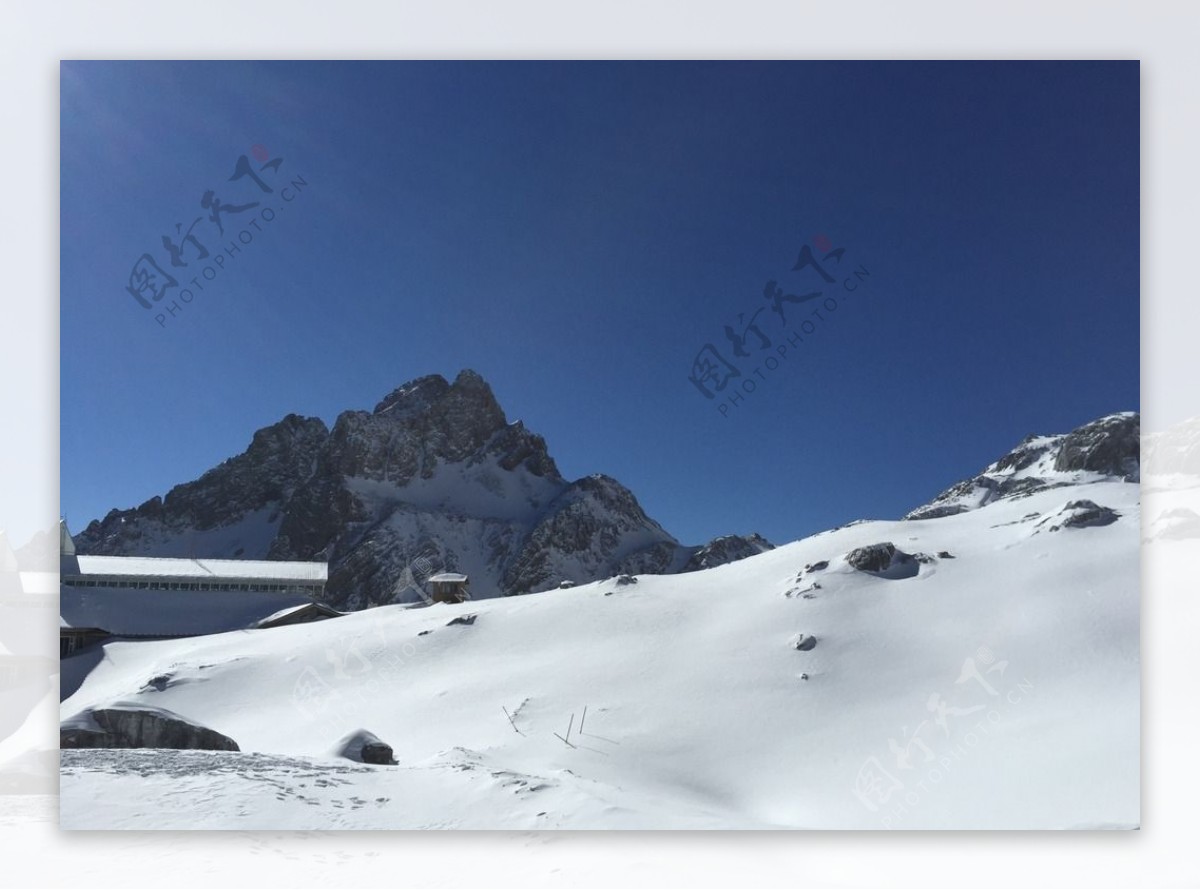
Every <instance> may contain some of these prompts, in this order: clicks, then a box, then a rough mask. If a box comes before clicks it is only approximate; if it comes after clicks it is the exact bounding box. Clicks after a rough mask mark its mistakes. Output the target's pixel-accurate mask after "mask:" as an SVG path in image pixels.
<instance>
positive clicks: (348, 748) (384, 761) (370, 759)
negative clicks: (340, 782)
mask: <svg viewBox="0 0 1200 890" xmlns="http://www.w3.org/2000/svg"><path fill="white" fill-rule="evenodd" d="M333 753H334V756H336V757H345V758H346V759H347V760H354V761H357V762H358V763H374V764H379V765H381V766H395V765H396V758H395V757H394V756H393V755H392V746H391V745H389V744H388V743H387V742H384V741H381V740H380V738H379V737H378V736H377V735H375V734H374V733H372V732H367V730H365V729H357V730H355V731H354V732H352V733H350V734H349V735H347V736H345V737H344V738H342V740H341V741H340V742H338V743H337V745H336V746H335V747H334V751H333Z"/></svg>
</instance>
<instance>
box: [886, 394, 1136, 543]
mask: <svg viewBox="0 0 1200 890" xmlns="http://www.w3.org/2000/svg"><path fill="white" fill-rule="evenodd" d="M1140 437H1141V418H1140V416H1139V415H1138V414H1136V413H1133V412H1124V413H1121V414H1110V415H1108V416H1106V417H1101V418H1100V419H1099V420H1094V421H1092V422H1091V423H1087V424H1084V425H1083V426H1081V427H1079V428H1078V429H1076V430H1073V431H1071V432H1070V433H1066V434H1062V435H1055V436H1037V435H1031V436H1027V437H1026V438H1025V439H1024V440H1022V441H1021V443H1020V444H1019V445H1017V447H1016V448H1014V449H1013V450H1012V451H1010V452H1009V453H1008V454H1006V455H1004V456H1003V457H1001V458H1000V459H999V460H997V461H995V462H994V463H992V464H990V465H988V466H987V467H985V468H984V470H983V471H982V472H981V473H980V474H979V475H977V476H974V477H972V478H970V479H965V480H963V481H962V482H958V483H956V484H954V485H952V486H951V487H950V488H948V489H946V490H945V491H944V492H942V493H941V494H940V495H938V496H937V497H936V498H934V499H933V500H932V501H930V502H929V503H928V504H924V505H922V506H920V507H917V508H916V509H915V510H912V511H911V512H909V513H908V514H907V515H906V516H905V517H904V518H905V519H936V518H938V517H940V516H952V515H954V514H956V513H963V512H966V511H967V510H975V509H978V508H979V507H983V506H986V505H987V504H990V503H992V502H994V501H997V500H1001V499H1004V498H1013V497H1021V496H1022V495H1026V494H1029V493H1032V492H1034V491H1040V490H1043V489H1047V488H1057V487H1060V486H1065V485H1076V484H1079V483H1081V482H1093V481H1099V480H1102V479H1113V480H1114V481H1125V482H1137V481H1138V480H1139V478H1140V457H1139V453H1140Z"/></svg>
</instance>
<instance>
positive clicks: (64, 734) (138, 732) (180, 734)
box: [59, 702, 240, 751]
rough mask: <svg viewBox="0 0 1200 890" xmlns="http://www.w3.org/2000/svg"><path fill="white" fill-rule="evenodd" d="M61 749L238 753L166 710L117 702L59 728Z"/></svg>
mask: <svg viewBox="0 0 1200 890" xmlns="http://www.w3.org/2000/svg"><path fill="white" fill-rule="evenodd" d="M59 747H60V748H176V749H181V750H182V749H186V750H198V751H238V750H240V749H239V748H238V745H237V742H235V741H234V740H233V739H231V738H230V737H229V736H227V735H222V734H221V733H219V732H217V731H216V730H214V729H209V728H208V727H207V726H202V725H201V724H199V723H195V722H193V721H192V720H189V719H187V718H186V717H181V716H180V715H179V714H176V713H174V712H173V711H168V710H166V709H165V708H151V707H147V706H145V705H140V704H136V703H131V702H116V703H115V704H112V705H108V706H106V707H103V708H88V709H87V710H84V711H81V712H80V713H78V714H76V715H75V716H74V717H71V718H69V719H67V720H64V721H63V722H62V724H61V725H60V727H59Z"/></svg>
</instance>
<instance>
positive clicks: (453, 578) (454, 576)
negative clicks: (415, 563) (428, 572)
mask: <svg viewBox="0 0 1200 890" xmlns="http://www.w3.org/2000/svg"><path fill="white" fill-rule="evenodd" d="M429 580H430V582H431V583H435V584H436V583H439V582H442V583H447V584H450V583H460V582H462V581H466V580H467V576H466V575H460V574H458V573H457V572H442V573H441V574H440V575H433V576H432V577H430V579H429Z"/></svg>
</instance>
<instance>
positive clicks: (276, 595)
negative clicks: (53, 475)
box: [59, 522, 341, 657]
mask: <svg viewBox="0 0 1200 890" xmlns="http://www.w3.org/2000/svg"><path fill="white" fill-rule="evenodd" d="M59 576H60V583H59V616H60V620H59V655H60V657H66V656H68V655H70V654H72V653H74V652H75V651H77V650H78V649H81V648H83V647H84V646H86V645H88V644H90V643H94V642H97V641H101V640H104V639H108V638H110V637H133V638H145V639H150V638H153V639H164V638H170V637H190V636H200V635H203V634H212V633H225V632H227V631H232V630H244V629H249V628H263V627H279V626H282V625H285V624H296V623H300V622H304V621H314V620H321V619H324V618H331V617H335V616H337V615H340V614H341V613H339V612H336V611H334V610H333V609H330V608H329V607H327V606H325V605H324V604H322V603H319V602H317V598H318V597H320V596H321V594H323V593H324V591H325V582H326V581H327V580H328V577H329V566H328V564H327V563H324V562H282V561H273V560H242V559H195V558H163V557H148V556H87V555H82V554H77V553H76V552H75V544H74V541H73V540H72V539H71V533H70V531H69V530H68V529H67V525H66V523H65V522H62V523H60V525H59Z"/></svg>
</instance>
